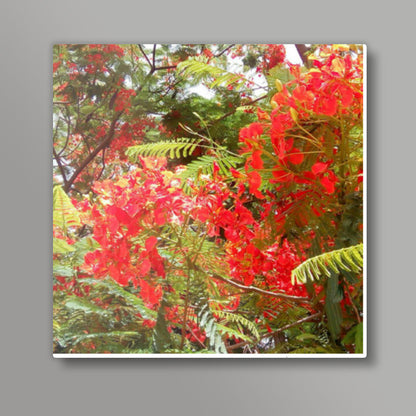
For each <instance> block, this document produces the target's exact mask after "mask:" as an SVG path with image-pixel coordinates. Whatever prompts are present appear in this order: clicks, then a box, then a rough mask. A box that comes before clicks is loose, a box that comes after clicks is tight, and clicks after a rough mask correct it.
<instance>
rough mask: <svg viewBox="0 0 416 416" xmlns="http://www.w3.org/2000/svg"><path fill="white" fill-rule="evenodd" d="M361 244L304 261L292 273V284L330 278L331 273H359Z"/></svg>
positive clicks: (361, 266)
mask: <svg viewBox="0 0 416 416" xmlns="http://www.w3.org/2000/svg"><path fill="white" fill-rule="evenodd" d="M363 250H364V247H363V244H358V245H356V246H353V247H347V248H342V249H339V250H334V251H331V252H329V253H324V254H320V255H319V256H315V257H312V258H310V259H307V260H306V261H304V262H303V263H302V264H301V265H299V266H298V267H296V269H294V270H293V271H292V283H293V284H294V283H295V282H297V283H305V282H306V281H307V280H308V279H309V280H311V281H314V280H320V279H321V278H322V276H326V277H330V276H331V272H333V273H335V274H337V275H338V274H339V273H342V272H354V273H360V272H361V271H362V270H363Z"/></svg>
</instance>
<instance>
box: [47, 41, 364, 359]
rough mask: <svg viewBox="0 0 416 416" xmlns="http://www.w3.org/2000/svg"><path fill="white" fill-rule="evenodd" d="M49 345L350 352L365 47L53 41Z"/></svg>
mask: <svg viewBox="0 0 416 416" xmlns="http://www.w3.org/2000/svg"><path fill="white" fill-rule="evenodd" d="M52 135H53V148H52V153H53V355H54V357H58V358H78V357H80V358H94V357H97V358H98V357H100V358H101V357H104V358H105V357H108V358H119V357H120V358H134V357H138V358H148V357H149V358H157V357H161V358H170V357H174V358H196V357H198V358H273V357H275V358H279V357H287V358H314V357H315V358H316V357H319V358H364V357H366V354H367V345H366V344H367V337H366V333H367V327H366V322H367V316H366V287H367V286H366V283H367V282H366V279H367V276H366V255H365V252H366V246H365V243H366V187H365V183H366V175H365V173H366V47H365V45H361V44H360V45H357V44H291V45H289V44H57V45H54V47H53V130H52Z"/></svg>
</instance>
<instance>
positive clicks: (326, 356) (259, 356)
mask: <svg viewBox="0 0 416 416" xmlns="http://www.w3.org/2000/svg"><path fill="white" fill-rule="evenodd" d="M362 46H363V154H364V161H363V162H364V163H363V174H364V178H363V190H364V195H363V244H364V253H363V254H364V255H363V310H364V317H363V353H362V354H331V353H327V354H94V353H91V354H53V358H151V359H155V358H173V359H176V358H186V359H193V358H221V359H229V358H231V359H233V358H237V359H238V358H241V359H263V358H324V359H329V358H352V359H354V358H356V359H357V358H367V45H366V44H362Z"/></svg>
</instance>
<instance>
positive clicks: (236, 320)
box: [215, 310, 260, 340]
mask: <svg viewBox="0 0 416 416" xmlns="http://www.w3.org/2000/svg"><path fill="white" fill-rule="evenodd" d="M215 314H216V315H217V316H218V317H220V318H223V319H225V322H227V323H233V324H235V325H236V326H237V327H238V329H239V331H236V332H237V333H238V334H239V335H237V337H240V338H243V336H242V335H243V334H242V331H241V330H242V327H245V328H247V329H248V330H249V331H250V332H251V333H252V335H253V336H254V337H255V338H256V339H257V340H259V339H260V334H259V331H258V330H257V327H256V325H255V323H254V322H252V321H250V320H248V319H247V318H245V317H244V316H242V315H239V314H237V313H231V312H225V311H221V310H218V311H215Z"/></svg>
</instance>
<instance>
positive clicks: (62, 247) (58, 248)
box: [53, 237, 75, 254]
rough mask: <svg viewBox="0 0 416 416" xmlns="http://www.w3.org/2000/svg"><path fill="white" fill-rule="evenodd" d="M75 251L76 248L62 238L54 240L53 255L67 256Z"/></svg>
mask: <svg viewBox="0 0 416 416" xmlns="http://www.w3.org/2000/svg"><path fill="white" fill-rule="evenodd" d="M73 251H75V247H74V246H73V245H72V246H71V245H70V244H68V243H67V242H66V241H65V240H62V239H61V238H55V237H54V238H53V253H54V254H67V253H71V252H73Z"/></svg>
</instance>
